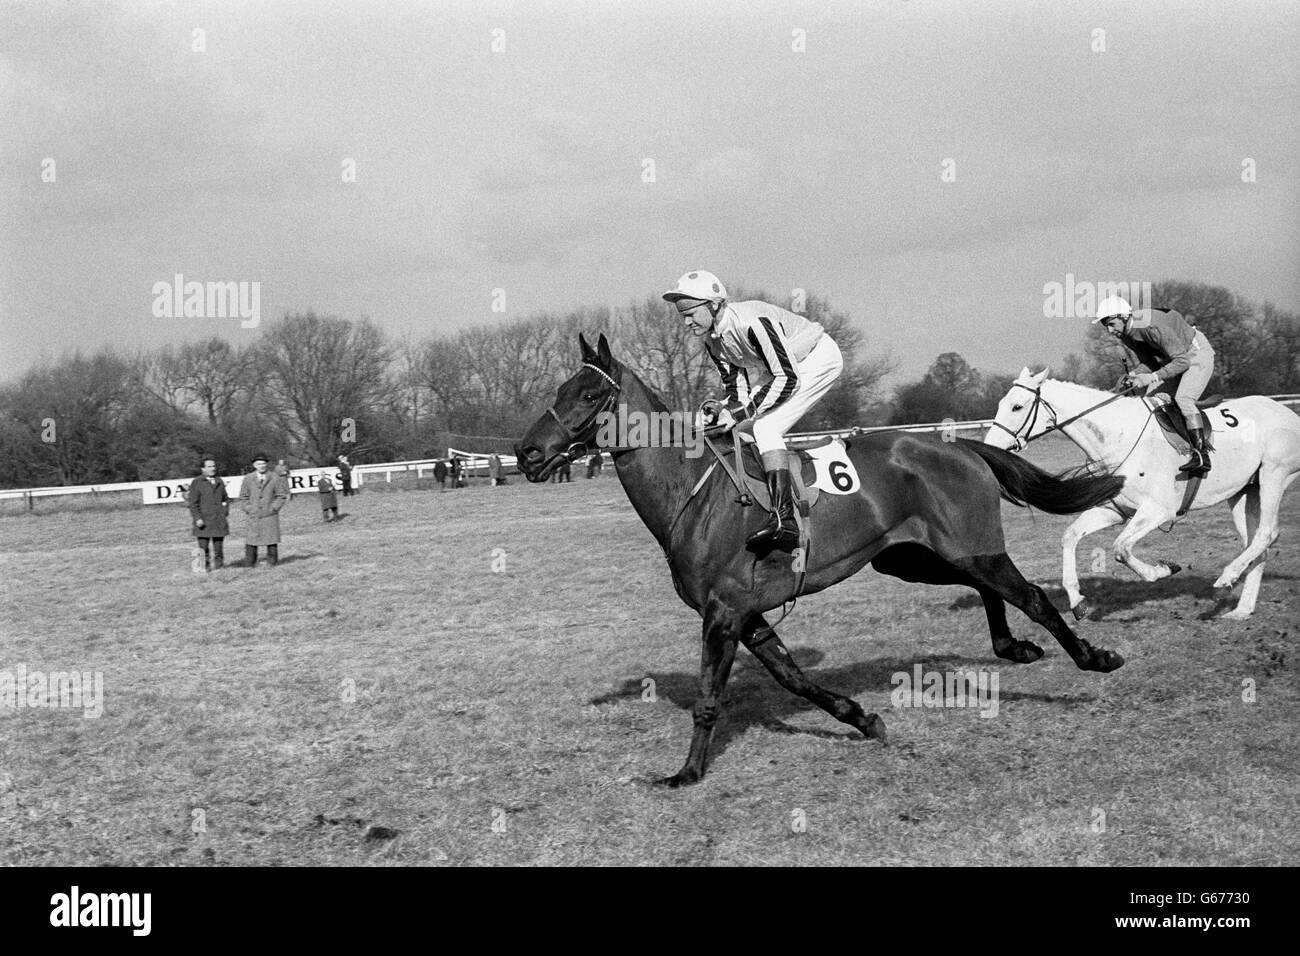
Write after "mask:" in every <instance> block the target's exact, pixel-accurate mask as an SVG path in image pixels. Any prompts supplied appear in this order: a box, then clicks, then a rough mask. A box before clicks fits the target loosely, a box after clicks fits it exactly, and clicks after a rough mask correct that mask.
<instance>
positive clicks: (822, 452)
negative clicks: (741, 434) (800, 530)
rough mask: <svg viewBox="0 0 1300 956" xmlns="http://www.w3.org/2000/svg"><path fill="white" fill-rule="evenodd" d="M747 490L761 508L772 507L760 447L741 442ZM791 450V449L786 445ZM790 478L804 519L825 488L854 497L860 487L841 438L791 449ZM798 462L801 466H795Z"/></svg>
mask: <svg viewBox="0 0 1300 956" xmlns="http://www.w3.org/2000/svg"><path fill="white" fill-rule="evenodd" d="M741 444H742V445H744V446H745V451H744V452H742V453H741V461H742V462H743V465H744V472H745V488H746V490H747V491H748V492H749V495H750V497H751V498H753V499H754V502H755V503H756V504H758V505H759V506H760V507H762V508H765V509H770V508H771V500H770V499H769V497H768V493H767V477H766V474H765V473H764V471H763V460H762V458H761V457H760V456H759V454H758V448H757V447H756V446H755V445H754V444H752V443H751V442H749V441H744V440H742V442H741ZM787 447H788V446H787ZM788 451H789V455H790V465H791V467H790V476H791V479H792V481H791V484H792V486H793V489H794V496H795V501H796V503H797V505H798V509H799V512H800V514H802V515H803V516H804V517H805V518H806V517H807V516H808V514H809V512H810V511H812V508H813V506H814V505H815V504H817V502H818V500H819V499H820V498H821V494H822V491H823V489H824V490H826V491H828V492H830V493H831V494H852V493H853V492H855V491H857V490H858V489H859V488H860V487H861V483H860V482H859V480H858V474H857V471H856V470H855V469H854V467H853V462H852V460H851V459H850V458H849V455H848V444H847V443H846V442H844V441H843V440H841V439H839V438H831V437H826V438H821V439H818V440H817V441H815V442H812V443H811V444H805V445H800V446H798V447H793V448H789V447H788ZM796 462H798V467H795V463H796Z"/></svg>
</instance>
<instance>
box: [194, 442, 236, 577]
mask: <svg viewBox="0 0 1300 956" xmlns="http://www.w3.org/2000/svg"><path fill="white" fill-rule="evenodd" d="M185 501H186V503H187V504H188V505H189V506H190V528H191V530H193V532H194V537H195V538H196V539H197V541H198V544H199V547H200V548H202V549H203V570H204V571H213V570H217V571H220V570H221V569H222V568H223V567H225V563H226V554H225V539H226V535H228V534H230V522H229V521H228V520H227V518H226V516H227V514H228V513H229V511H230V495H228V494H226V483H225V482H224V481H222V480H221V479H220V478H218V477H217V461H216V459H215V458H204V459H203V467H202V473H201V474H200V475H199V476H198V477H197V478H195V479H194V480H193V481H191V482H190V487H189V490H188V491H187V492H186V493H185ZM209 546H210V547H209Z"/></svg>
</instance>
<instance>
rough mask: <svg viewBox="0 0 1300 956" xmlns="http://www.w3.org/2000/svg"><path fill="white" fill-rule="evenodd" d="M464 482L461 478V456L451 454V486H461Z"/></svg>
mask: <svg viewBox="0 0 1300 956" xmlns="http://www.w3.org/2000/svg"><path fill="white" fill-rule="evenodd" d="M463 484H464V482H462V481H461V478H460V456H459V455H452V456H451V486H452V487H453V488H459V487H461V485H463Z"/></svg>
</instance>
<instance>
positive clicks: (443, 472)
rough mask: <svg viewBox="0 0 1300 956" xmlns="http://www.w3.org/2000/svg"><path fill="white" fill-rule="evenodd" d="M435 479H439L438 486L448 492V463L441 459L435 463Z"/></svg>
mask: <svg viewBox="0 0 1300 956" xmlns="http://www.w3.org/2000/svg"><path fill="white" fill-rule="evenodd" d="M433 477H434V478H436V479H437V481H438V486H439V487H440V488H441V489H442V490H443V491H446V490H447V463H446V462H445V461H443V460H442V459H441V458H439V459H438V460H437V461H435V462H434V463H433Z"/></svg>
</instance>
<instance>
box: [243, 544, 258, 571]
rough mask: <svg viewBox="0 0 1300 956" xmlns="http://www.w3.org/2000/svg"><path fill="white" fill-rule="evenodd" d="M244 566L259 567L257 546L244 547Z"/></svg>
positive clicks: (247, 545) (248, 545)
mask: <svg viewBox="0 0 1300 956" xmlns="http://www.w3.org/2000/svg"><path fill="white" fill-rule="evenodd" d="M244 565H245V567H249V568H255V567H257V546H256V545H252V544H246V545H244Z"/></svg>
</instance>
